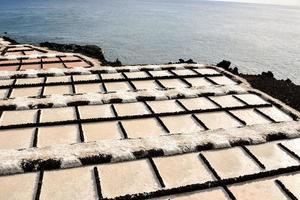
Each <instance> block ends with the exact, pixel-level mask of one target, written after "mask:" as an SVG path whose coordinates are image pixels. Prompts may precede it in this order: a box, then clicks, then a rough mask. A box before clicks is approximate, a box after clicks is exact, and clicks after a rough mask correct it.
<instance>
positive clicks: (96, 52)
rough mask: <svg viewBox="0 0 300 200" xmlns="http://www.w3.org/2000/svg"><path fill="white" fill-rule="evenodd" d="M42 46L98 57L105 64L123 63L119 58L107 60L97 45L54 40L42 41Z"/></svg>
mask: <svg viewBox="0 0 300 200" xmlns="http://www.w3.org/2000/svg"><path fill="white" fill-rule="evenodd" d="M40 46H41V47H47V48H48V49H50V50H54V51H61V52H68V53H80V54H82V55H85V56H88V57H91V58H95V59H98V60H99V61H100V62H101V63H102V64H103V65H111V66H121V65H122V63H121V61H120V60H119V59H117V60H116V61H115V62H110V61H107V60H106V59H105V57H104V54H103V51H102V49H101V48H100V47H98V46H97V45H77V44H58V43H52V42H43V43H40Z"/></svg>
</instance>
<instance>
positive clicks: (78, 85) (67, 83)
mask: <svg viewBox="0 0 300 200" xmlns="http://www.w3.org/2000/svg"><path fill="white" fill-rule="evenodd" d="M47 59H58V58H47ZM60 59H63V60H64V59H69V57H66V58H60ZM77 59H78V58H77ZM82 62H83V61H80V62H75V64H80V65H81V63H82ZM61 64H62V63H61ZM67 64H72V65H73V64H74V62H71V63H66V64H65V65H67ZM81 66H82V65H81ZM69 67H70V66H69ZM235 84H237V83H236V82H235V81H233V80H231V79H229V78H228V77H226V76H225V75H224V74H221V73H220V72H218V71H216V70H214V69H211V68H197V69H180V70H159V71H138V72H122V73H95V74H90V75H69V76H53V77H50V76H44V77H38V78H12V79H7V80H0V98H2V99H4V98H14V97H22V96H37V97H42V96H46V95H52V94H81V93H89V92H102V93H108V92H118V91H130V90H133V91H134V90H145V89H147V90H154V89H166V88H184V87H186V88H189V87H203V86H211V85H235Z"/></svg>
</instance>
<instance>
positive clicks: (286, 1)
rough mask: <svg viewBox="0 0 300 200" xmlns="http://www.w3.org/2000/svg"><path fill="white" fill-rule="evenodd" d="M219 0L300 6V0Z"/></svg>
mask: <svg viewBox="0 0 300 200" xmlns="http://www.w3.org/2000/svg"><path fill="white" fill-rule="evenodd" d="M217 1H233V2H243V3H262V4H275V5H297V6H300V0H217Z"/></svg>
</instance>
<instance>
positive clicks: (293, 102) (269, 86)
mask: <svg viewBox="0 0 300 200" xmlns="http://www.w3.org/2000/svg"><path fill="white" fill-rule="evenodd" d="M230 64H231V63H230V61H225V60H223V61H222V62H220V63H218V64H217V66H218V67H222V68H223V69H225V70H227V71H230V72H232V73H234V74H236V75H238V76H240V77H242V78H244V79H246V80H247V81H248V82H249V83H250V84H251V86H252V87H253V88H256V89H258V90H261V91H263V92H265V93H267V94H269V95H270V96H272V97H275V98H277V99H279V100H280V101H282V102H284V103H286V104H287V105H289V106H291V107H292V108H294V109H296V110H298V111H300V85H296V84H295V83H293V82H292V81H291V80H290V79H286V80H278V79H276V78H274V75H273V73H272V72H271V71H268V72H262V73H261V74H243V73H239V72H238V71H239V70H238V68H236V67H235V68H230Z"/></svg>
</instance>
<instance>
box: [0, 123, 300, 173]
mask: <svg viewBox="0 0 300 200" xmlns="http://www.w3.org/2000/svg"><path fill="white" fill-rule="evenodd" d="M276 133H284V134H285V135H286V136H287V137H288V138H297V137H299V136H300V121H291V122H282V123H273V124H269V125H268V126H266V125H265V124H264V125H253V126H246V127H243V128H230V129H226V130H224V129H218V130H210V131H207V132H206V133H205V134H203V132H201V133H199V132H191V133H187V132H186V133H184V134H177V135H166V136H157V137H149V138H139V139H130V140H103V141H97V142H89V143H77V144H73V145H55V146H48V147H42V148H28V149H24V150H19V151H18V150H2V151H0V160H5V162H0V174H1V175H4V174H15V173H22V172H24V171H23V169H22V167H21V162H22V161H24V160H27V161H30V160H37V159H41V160H48V159H56V160H60V161H61V162H62V164H61V168H70V167H78V166H82V164H81V162H80V160H79V158H85V157H90V156H97V155H99V154H106V155H111V156H112V160H111V162H119V161H128V160H134V159H135V156H134V155H133V152H136V151H142V150H143V151H147V150H152V149H162V150H163V151H164V154H165V155H175V154H181V153H187V152H194V151H197V149H196V148H197V146H198V145H205V144H207V143H212V144H213V147H214V148H225V147H231V145H230V143H231V142H234V141H240V140H246V141H249V142H250V143H251V144H260V143H264V142H267V141H266V138H267V136H268V135H269V134H276Z"/></svg>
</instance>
